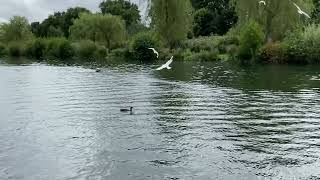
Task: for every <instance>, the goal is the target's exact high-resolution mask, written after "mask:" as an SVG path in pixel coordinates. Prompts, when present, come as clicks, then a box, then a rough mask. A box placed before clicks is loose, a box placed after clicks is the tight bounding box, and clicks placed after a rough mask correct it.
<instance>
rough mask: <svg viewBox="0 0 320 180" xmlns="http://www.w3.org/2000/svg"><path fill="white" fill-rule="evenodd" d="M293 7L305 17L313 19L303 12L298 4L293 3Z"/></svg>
mask: <svg viewBox="0 0 320 180" xmlns="http://www.w3.org/2000/svg"><path fill="white" fill-rule="evenodd" d="M293 5H294V6H296V7H297V9H298V13H299V14H301V15H305V16H306V17H307V18H311V17H310V16H309V14H307V13H306V12H304V11H302V10H301V9H300V7H299V6H298V5H297V4H296V3H294V2H293Z"/></svg>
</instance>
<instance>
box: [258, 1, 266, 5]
mask: <svg viewBox="0 0 320 180" xmlns="http://www.w3.org/2000/svg"><path fill="white" fill-rule="evenodd" d="M259 4H263V5H267V3H266V2H265V1H259Z"/></svg>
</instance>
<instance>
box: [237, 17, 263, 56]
mask: <svg viewBox="0 0 320 180" xmlns="http://www.w3.org/2000/svg"><path fill="white" fill-rule="evenodd" d="M263 40H264V34H263V31H262V28H261V27H260V25H259V24H258V23H256V22H255V21H253V20H250V21H249V22H248V23H247V24H246V25H244V27H243V28H242V30H241V33H240V44H239V58H240V59H245V60H247V59H250V58H253V57H255V56H256V52H257V50H258V48H259V47H260V46H261V45H262V44H263Z"/></svg>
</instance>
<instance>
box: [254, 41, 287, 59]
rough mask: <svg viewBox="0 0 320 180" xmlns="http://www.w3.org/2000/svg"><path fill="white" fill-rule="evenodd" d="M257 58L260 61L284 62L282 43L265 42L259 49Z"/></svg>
mask: <svg viewBox="0 0 320 180" xmlns="http://www.w3.org/2000/svg"><path fill="white" fill-rule="evenodd" d="M258 60H259V61H260V62H262V63H276V64H282V63H284V62H285V58H284V49H283V46H282V44H281V43H278V42H277V43H268V44H265V45H264V46H263V47H261V48H260V50H259V53H258Z"/></svg>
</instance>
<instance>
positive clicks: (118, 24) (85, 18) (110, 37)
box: [70, 14, 126, 49]
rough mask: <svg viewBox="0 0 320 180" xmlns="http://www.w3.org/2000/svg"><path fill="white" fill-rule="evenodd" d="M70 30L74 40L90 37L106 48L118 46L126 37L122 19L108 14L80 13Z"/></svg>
mask: <svg viewBox="0 0 320 180" xmlns="http://www.w3.org/2000/svg"><path fill="white" fill-rule="evenodd" d="M70 31H71V37H72V39H74V40H85V39H90V40H92V41H94V42H98V43H101V44H104V45H105V46H106V47H107V48H108V49H112V48H116V47H120V46H121V45H123V43H124V41H125V39H126V29H125V24H124V21H123V20H122V19H121V18H120V17H118V16H113V15H110V14H106V15H103V14H82V15H81V16H80V18H79V19H77V20H75V22H74V25H73V26H71V28H70Z"/></svg>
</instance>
